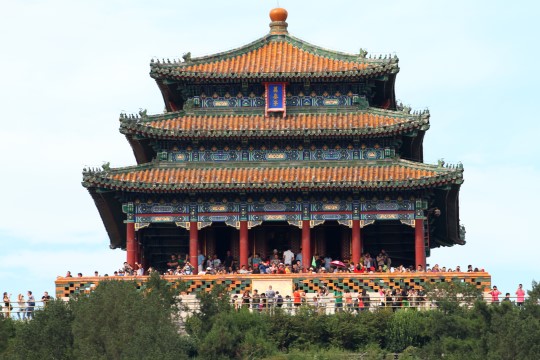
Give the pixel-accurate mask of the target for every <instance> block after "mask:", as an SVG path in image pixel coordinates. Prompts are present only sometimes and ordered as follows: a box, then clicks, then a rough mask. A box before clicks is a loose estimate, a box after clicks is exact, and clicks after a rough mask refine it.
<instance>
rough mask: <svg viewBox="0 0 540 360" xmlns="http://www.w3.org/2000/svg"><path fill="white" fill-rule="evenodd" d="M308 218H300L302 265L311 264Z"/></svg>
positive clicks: (307, 267) (306, 266)
mask: <svg viewBox="0 0 540 360" xmlns="http://www.w3.org/2000/svg"><path fill="white" fill-rule="evenodd" d="M309 232H310V228H309V220H302V267H303V268H305V269H309V267H310V266H311V238H310V235H309Z"/></svg>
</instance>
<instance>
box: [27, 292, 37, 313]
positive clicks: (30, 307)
mask: <svg viewBox="0 0 540 360" xmlns="http://www.w3.org/2000/svg"><path fill="white" fill-rule="evenodd" d="M26 304H27V305H28V306H27V307H26V318H27V319H33V318H34V307H35V306H36V299H35V298H34V295H33V294H32V292H31V291H30V290H28V301H27V303H26Z"/></svg>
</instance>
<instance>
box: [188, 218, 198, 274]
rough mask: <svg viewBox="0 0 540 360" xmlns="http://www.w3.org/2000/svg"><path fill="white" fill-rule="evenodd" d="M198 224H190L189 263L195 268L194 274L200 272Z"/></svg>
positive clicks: (194, 222) (192, 222)
mask: <svg viewBox="0 0 540 360" xmlns="http://www.w3.org/2000/svg"><path fill="white" fill-rule="evenodd" d="M198 232H199V230H198V229H197V222H196V221H191V222H190V223H189V262H190V263H191V265H192V266H193V268H194V269H193V274H197V272H198V263H197V255H198V254H197V250H198V246H199V238H198V235H199V234H198Z"/></svg>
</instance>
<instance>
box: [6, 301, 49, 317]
mask: <svg viewBox="0 0 540 360" xmlns="http://www.w3.org/2000/svg"><path fill="white" fill-rule="evenodd" d="M44 306H46V302H44V301H36V303H35V306H29V305H28V304H27V303H25V304H24V305H22V306H21V305H19V303H17V302H11V303H10V307H9V308H8V307H7V306H5V305H4V303H3V302H2V303H1V305H0V316H3V317H4V318H12V319H16V320H25V319H29V318H33V317H34V312H36V311H38V310H41V309H43V307H44Z"/></svg>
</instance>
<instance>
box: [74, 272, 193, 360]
mask: <svg viewBox="0 0 540 360" xmlns="http://www.w3.org/2000/svg"><path fill="white" fill-rule="evenodd" d="M158 284H159V286H162V285H163V284H161V283H160V282H158ZM161 289H163V288H161ZM164 294H169V295H166V296H172V295H173V292H171V293H169V292H163V291H159V289H155V288H153V287H152V286H150V287H148V288H147V289H146V291H139V290H137V288H136V283H135V282H129V281H115V280H110V281H102V282H100V284H99V286H98V287H97V288H96V289H95V291H94V292H92V293H91V294H90V295H88V296H85V297H81V298H79V299H77V300H76V301H74V302H73V313H74V321H73V335H74V355H75V357H76V358H80V359H83V358H85V359H86V358H89V359H126V358H156V359H179V358H180V359H181V358H188V357H189V355H190V354H189V353H186V352H185V351H186V350H187V351H188V352H189V349H190V346H189V344H187V346H186V343H185V341H183V340H182V339H181V338H180V336H179V335H178V328H177V326H176V325H175V324H174V322H173V319H174V315H175V314H174V312H173V311H172V310H171V304H174V299H171V298H166V297H164V296H165V295H164ZM186 348H187V349H186ZM179 349H184V353H181V352H180V350H179Z"/></svg>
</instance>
